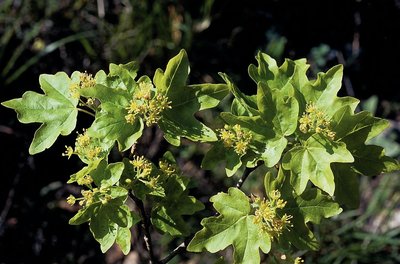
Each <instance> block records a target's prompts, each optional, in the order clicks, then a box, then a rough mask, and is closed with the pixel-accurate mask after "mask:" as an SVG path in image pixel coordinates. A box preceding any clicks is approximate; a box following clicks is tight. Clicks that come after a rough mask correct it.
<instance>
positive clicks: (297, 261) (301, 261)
mask: <svg viewBox="0 0 400 264" xmlns="http://www.w3.org/2000/svg"><path fill="white" fill-rule="evenodd" d="M301 263H304V260H303V259H302V258H300V257H297V258H296V259H295V260H294V264H301Z"/></svg>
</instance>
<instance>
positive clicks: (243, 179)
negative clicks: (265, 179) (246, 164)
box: [236, 168, 254, 189]
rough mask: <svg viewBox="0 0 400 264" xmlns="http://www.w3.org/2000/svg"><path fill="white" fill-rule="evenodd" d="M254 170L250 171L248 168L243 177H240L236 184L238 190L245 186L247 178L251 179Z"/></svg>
mask: <svg viewBox="0 0 400 264" xmlns="http://www.w3.org/2000/svg"><path fill="white" fill-rule="evenodd" d="M253 170H254V169H252V170H249V169H248V168H246V169H245V170H244V172H243V175H242V177H240V179H239V181H238V182H237V183H236V188H238V189H240V188H241V187H242V185H243V183H244V182H245V180H246V179H247V177H249V175H250V172H252V171H253Z"/></svg>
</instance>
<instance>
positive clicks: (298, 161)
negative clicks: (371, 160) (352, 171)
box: [282, 134, 354, 195]
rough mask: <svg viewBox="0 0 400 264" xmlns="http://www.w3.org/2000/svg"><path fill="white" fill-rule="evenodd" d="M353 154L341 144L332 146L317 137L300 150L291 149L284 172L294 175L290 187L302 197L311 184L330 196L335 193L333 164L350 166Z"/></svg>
mask: <svg viewBox="0 0 400 264" xmlns="http://www.w3.org/2000/svg"><path fill="white" fill-rule="evenodd" d="M353 161H354V158H353V156H352V155H351V153H350V152H349V151H348V150H347V149H346V145H345V144H344V143H342V142H331V141H330V140H328V139H327V138H325V137H323V136H321V135H319V134H314V135H312V136H311V137H310V138H308V140H307V141H306V142H305V143H304V144H303V145H301V146H296V147H294V148H292V149H290V150H289V151H288V152H287V153H286V154H285V155H284V156H283V163H282V165H283V168H284V169H286V170H290V171H291V177H290V183H291V185H292V186H293V187H294V189H295V191H296V193H297V194H301V193H302V192H303V191H304V190H305V188H306V186H307V183H308V180H310V181H311V182H312V183H313V184H315V185H316V186H318V187H319V188H321V189H322V190H324V191H325V192H327V193H328V194H330V195H333V194H334V191H335V180H334V175H333V172H332V169H331V167H330V164H331V163H333V162H341V163H351V162H353Z"/></svg>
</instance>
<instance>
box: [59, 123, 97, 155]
mask: <svg viewBox="0 0 400 264" xmlns="http://www.w3.org/2000/svg"><path fill="white" fill-rule="evenodd" d="M93 141H94V140H93V139H92V138H91V137H90V136H89V135H88V134H87V131H86V130H84V132H83V133H82V134H79V133H78V136H77V137H76V141H75V149H73V148H72V147H71V146H65V148H66V150H65V152H64V153H63V154H62V155H63V156H67V157H68V158H70V157H71V156H72V155H73V154H76V155H79V156H81V157H84V158H85V159H86V160H88V161H93V160H95V159H98V158H99V156H100V155H101V154H102V152H103V149H102V148H101V147H99V146H97V144H95V143H96V142H93Z"/></svg>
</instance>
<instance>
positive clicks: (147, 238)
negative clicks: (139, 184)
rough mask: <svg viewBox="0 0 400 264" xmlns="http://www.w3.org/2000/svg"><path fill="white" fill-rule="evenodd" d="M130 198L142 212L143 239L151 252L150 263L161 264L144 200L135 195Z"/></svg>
mask: <svg viewBox="0 0 400 264" xmlns="http://www.w3.org/2000/svg"><path fill="white" fill-rule="evenodd" d="M130 197H131V198H132V200H133V201H134V202H135V203H136V205H137V207H138V208H139V211H140V216H141V218H142V228H143V230H144V236H143V239H144V242H145V244H146V248H147V251H148V252H149V255H150V261H149V263H150V264H159V263H160V261H158V259H157V258H156V256H155V255H154V251H153V243H152V241H151V234H150V221H149V218H148V217H147V214H146V210H145V209H144V205H143V202H142V200H140V199H139V198H137V197H136V196H135V195H133V194H130Z"/></svg>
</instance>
